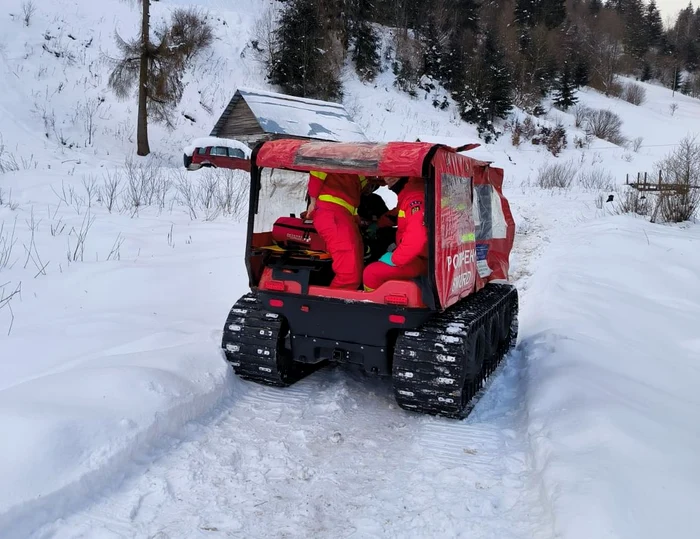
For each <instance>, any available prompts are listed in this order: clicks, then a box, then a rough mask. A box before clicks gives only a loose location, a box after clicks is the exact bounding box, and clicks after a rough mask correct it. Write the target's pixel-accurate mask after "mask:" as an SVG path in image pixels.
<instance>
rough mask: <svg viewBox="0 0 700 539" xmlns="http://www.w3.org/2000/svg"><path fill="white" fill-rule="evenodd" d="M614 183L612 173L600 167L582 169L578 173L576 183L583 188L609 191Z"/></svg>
mask: <svg viewBox="0 0 700 539" xmlns="http://www.w3.org/2000/svg"><path fill="white" fill-rule="evenodd" d="M614 183H615V182H614V179H613V176H612V174H610V172H609V171H607V170H605V169H604V168H600V167H595V168H589V169H586V170H582V171H581V172H579V175H578V184H579V185H580V186H581V187H583V188H584V189H595V190H598V191H611V190H612V189H613V187H614Z"/></svg>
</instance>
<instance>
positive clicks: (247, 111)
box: [211, 88, 367, 142]
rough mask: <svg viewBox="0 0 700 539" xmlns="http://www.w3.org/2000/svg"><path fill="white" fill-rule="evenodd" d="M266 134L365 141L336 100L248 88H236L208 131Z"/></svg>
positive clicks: (224, 134) (226, 134) (225, 134)
mask: <svg viewBox="0 0 700 539" xmlns="http://www.w3.org/2000/svg"><path fill="white" fill-rule="evenodd" d="M251 113H252V117H253V118H254V124H252V123H251V118H249V117H250V116H251ZM255 124H257V125H255ZM266 134H267V135H279V136H290V137H300V138H309V139H317V140H326V141H333V142H339V141H345V142H359V141H367V137H366V136H365V134H364V133H363V132H362V129H361V128H360V126H358V125H357V124H356V123H355V122H354V121H353V120H352V118H351V117H350V115H349V114H348V112H347V111H346V110H345V107H343V105H341V104H339V103H331V102H328V101H320V100H317V99H306V98H301V97H293V96H289V95H285V94H278V93H274V92H268V91H265V90H252V89H248V88H239V89H238V90H237V91H236V93H235V95H234V96H233V98H232V99H231V101H230V102H229V104H228V106H227V107H226V109H225V110H224V112H223V113H222V115H221V117H220V118H219V120H218V121H217V123H216V125H215V126H214V129H213V130H212V132H211V135H212V136H215V137H225V138H229V137H230V138H237V139H241V138H243V137H249V138H263V137H264V135H266Z"/></svg>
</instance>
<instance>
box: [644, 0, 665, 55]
mask: <svg viewBox="0 0 700 539" xmlns="http://www.w3.org/2000/svg"><path fill="white" fill-rule="evenodd" d="M644 28H645V30H646V38H647V42H648V43H649V45H650V46H652V47H657V46H659V45H660V44H661V36H663V33H664V26H663V24H662V22H661V13H659V10H658V8H657V7H656V2H655V1H654V0H651V2H649V5H648V6H647V7H646V10H645V12H644Z"/></svg>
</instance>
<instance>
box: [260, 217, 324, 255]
mask: <svg viewBox="0 0 700 539" xmlns="http://www.w3.org/2000/svg"><path fill="white" fill-rule="evenodd" d="M272 239H273V240H274V241H275V243H277V245H280V246H282V247H285V248H287V249H302V250H307V251H325V250H326V242H325V241H323V238H321V236H320V235H319V233H318V232H316V229H315V228H314V224H313V222H312V221H307V220H304V219H301V218H299V217H293V216H292V217H280V218H279V219H277V221H275V224H274V225H272Z"/></svg>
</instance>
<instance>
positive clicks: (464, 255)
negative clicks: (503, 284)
mask: <svg viewBox="0 0 700 539" xmlns="http://www.w3.org/2000/svg"><path fill="white" fill-rule="evenodd" d="M433 164H434V166H435V187H434V189H435V280H436V284H437V289H438V295H439V298H440V305H441V306H442V307H443V308H447V307H449V306H450V305H453V304H455V303H456V302H457V301H459V300H460V299H461V298H463V297H465V296H467V295H469V294H471V293H472V292H473V291H474V290H475V286H476V275H477V273H476V240H475V226H474V218H473V216H472V182H473V171H472V162H471V160H470V159H465V158H463V157H461V156H460V155H459V154H456V153H448V152H445V151H438V152H437V153H436V155H435V158H434V160H433Z"/></svg>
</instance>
